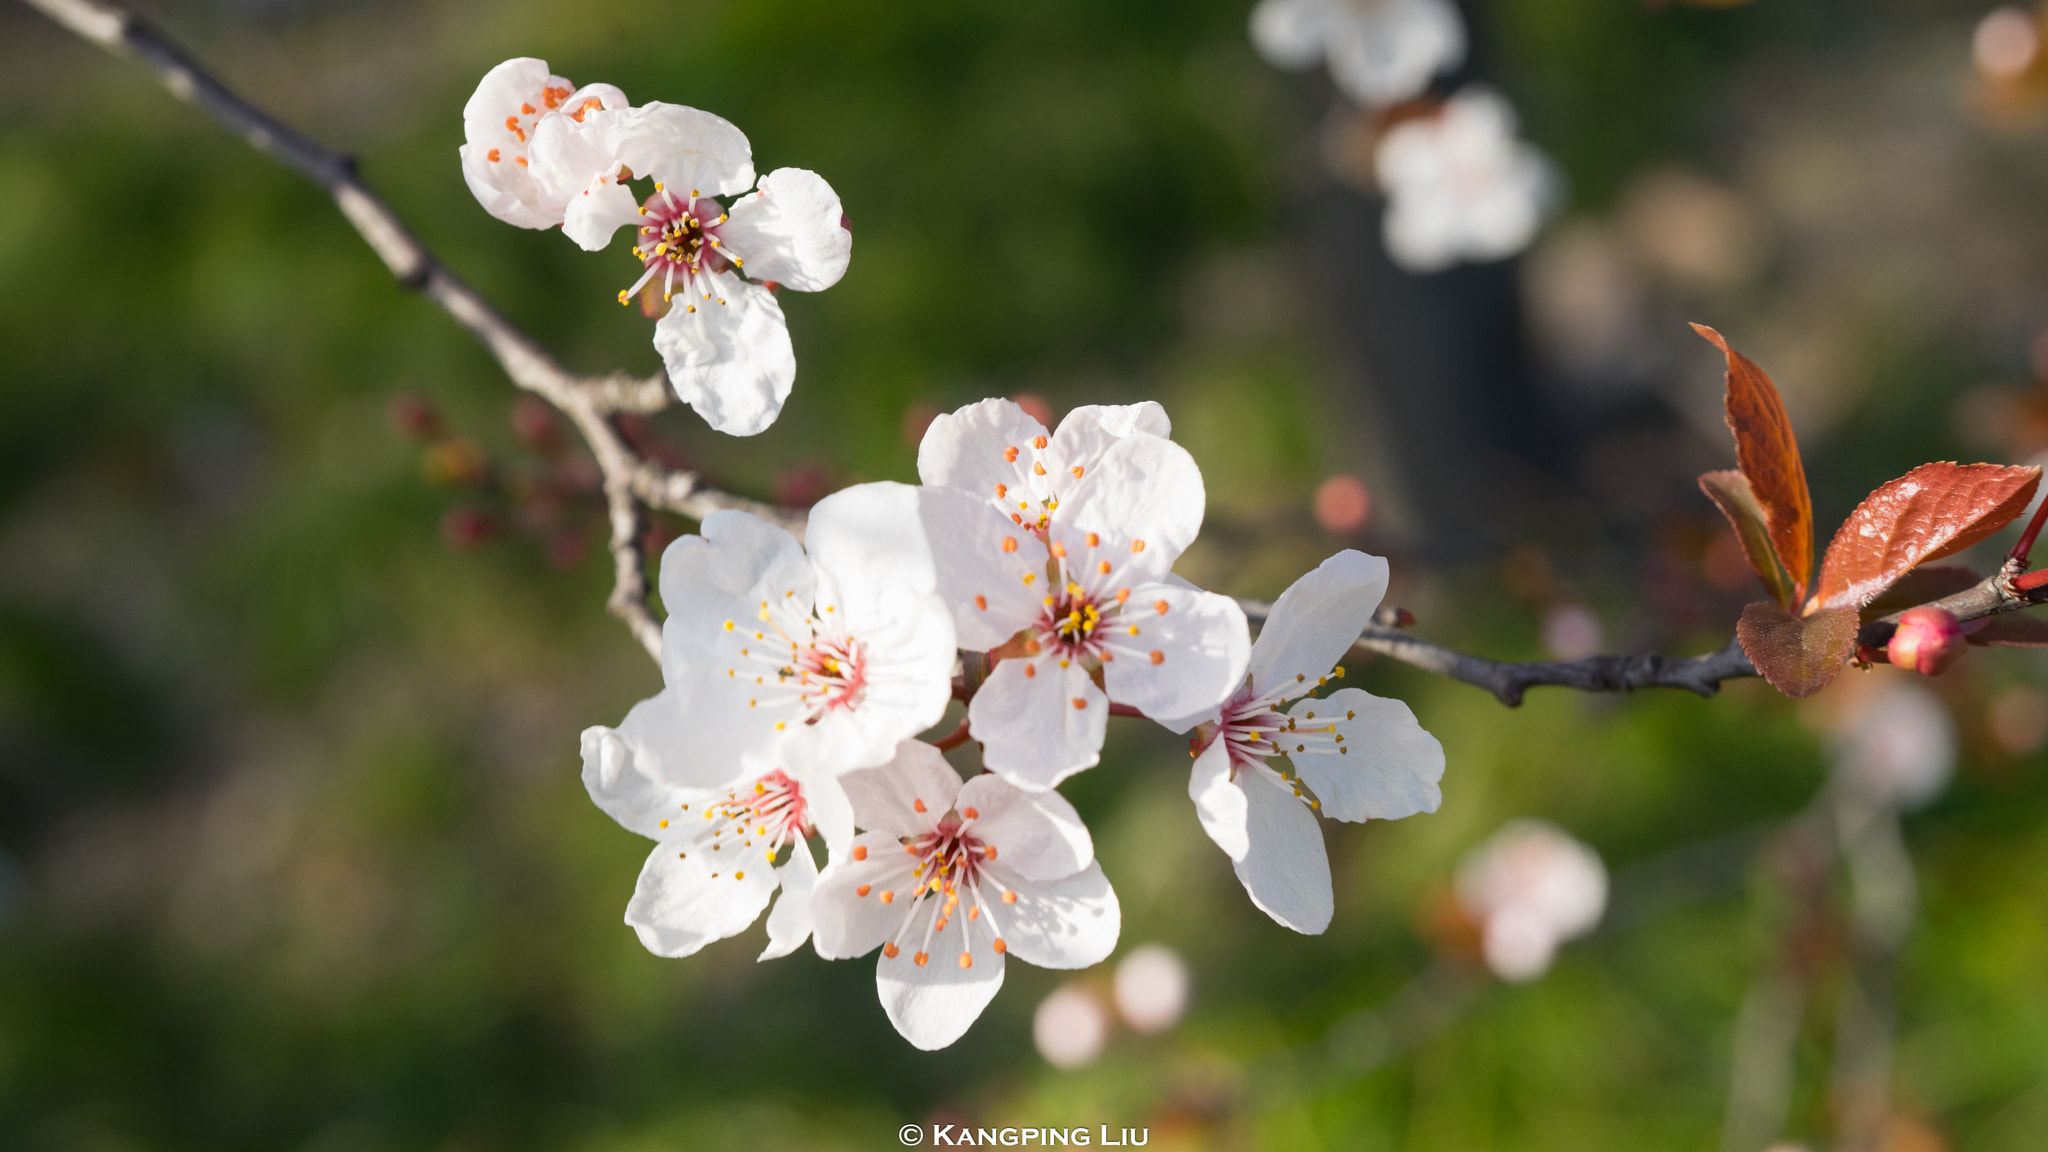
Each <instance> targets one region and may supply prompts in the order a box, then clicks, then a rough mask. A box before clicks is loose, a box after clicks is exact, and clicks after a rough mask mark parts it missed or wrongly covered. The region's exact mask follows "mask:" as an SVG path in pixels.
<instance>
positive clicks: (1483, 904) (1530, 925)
mask: <svg viewBox="0 0 2048 1152" xmlns="http://www.w3.org/2000/svg"><path fill="white" fill-rule="evenodd" d="M1457 894H1458V903H1459V904H1460V905H1461V906H1462V907H1463V908H1464V910H1465V913H1466V914H1467V915H1469V916H1471V917H1472V918H1473V920H1475V921H1477V922H1478V924H1479V926H1480V933H1481V941H1482V952H1483V955H1484V956H1485V959H1486V966H1487V967H1488V968H1490V969H1492V970H1493V974H1494V975H1496V976H1498V977H1500V978H1501V979H1503V980H1511V981H1515V982H1517V983H1520V982H1524V981H1528V980H1534V979H1535V978H1537V977H1538V976H1541V975H1543V973H1545V972H1546V971H1548V970H1549V969H1550V964H1551V961H1552V960H1553V959H1555V958H1556V955H1557V949H1558V946H1559V945H1561V944H1563V943H1564V942H1565V941H1567V940H1571V939H1574V938H1576V937H1579V936H1583V935H1585V934H1586V933H1588V932H1591V931H1592V930H1593V928H1594V926H1596V925H1597V924H1599V923H1600V915H1601V913H1602V912H1604V911H1605V910H1606V908H1607V868H1606V866H1605V865H1604V864H1602V863H1601V862H1600V857H1599V855H1598V854H1596V853H1595V852H1594V851H1593V850H1592V849H1591V848H1588V847H1587V846H1586V845H1584V844H1582V843H1580V842H1579V841H1578V840H1576V839H1573V838H1572V836H1571V834H1570V833H1568V832H1566V831H1565V830H1564V829H1562V828H1559V827H1557V826H1556V825H1555V824H1551V823H1549V822H1548V821H1543V820H1518V821H1515V822H1514V823H1512V824H1508V825H1505V826H1503V827H1502V828H1501V829H1500V831H1498V832H1495V833H1494V834H1493V836H1492V838H1491V839H1489V840H1487V841H1486V842H1485V843H1483V844H1481V845H1480V846H1479V847H1477V848H1475V849H1473V850H1472V852H1471V853H1469V854H1468V855H1467V856H1466V857H1465V860H1464V862H1463V863H1462V864H1460V865H1459V867H1458V879H1457Z"/></svg>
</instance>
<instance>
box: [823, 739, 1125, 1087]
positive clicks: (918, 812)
mask: <svg viewBox="0 0 2048 1152" xmlns="http://www.w3.org/2000/svg"><path fill="white" fill-rule="evenodd" d="M840 783H841V784H842V785H843V786H844V787H845V789H846V794H847V795H848V796H849V797H850V798H851V799H852V802H853V816H854V821H855V823H856V824H858V825H859V826H860V827H861V828H862V829H864V831H862V832H861V834H860V835H858V836H857V837H855V838H854V841H853V847H852V850H851V851H850V852H848V853H846V854H845V855H843V856H841V855H835V856H834V857H833V860H832V863H831V864H830V865H829V866H828V867H827V868H826V869H825V873H824V875H823V876H821V877H820V878H819V880H818V886H817V889H816V892H815V894H814V896H813V897H812V900H811V910H812V915H813V916H814V917H815V919H816V928H815V933H816V935H815V947H816V948H817V951H818V954H819V955H820V956H823V957H825V958H826V959H828V960H832V959H850V958H852V957H856V956H864V955H866V954H867V953H869V952H871V951H874V950H875V949H876V948H880V949H881V950H882V955H881V959H880V960H879V961H878V962H877V964H876V970H875V983H876V990H877V992H878V993H879V995H880V997H881V1001H882V1007H883V1009H884V1010H885V1011H886V1012H887V1013H888V1016H889V1022H890V1023H892V1024H894V1025H895V1026H896V1030H897V1031H898V1032H900V1033H902V1035H903V1037H904V1039H906V1040H909V1041H910V1042H911V1043H912V1044H915V1045H916V1046H917V1047H919V1048H924V1049H934V1048H943V1047H945V1046H946V1045H948V1044H951V1043H952V1042H953V1041H955V1040H957V1039H959V1038H960V1036H961V1035H962V1034H964V1033H965V1032H966V1031H967V1029H968V1027H969V1026H970V1025H972V1024H973V1023H974V1021H975V1019H976V1018H977V1017H979V1016H980V1015H981V1011H982V1009H983V1008H986V1007H987V1006H988V1003H989V1001H990V1000H992V999H994V998H995V994H996V992H997V990H998V989H1000V988H1001V987H1002V983H1003V964H1004V961H1005V959H1006V958H1007V957H1009V956H1011V955H1014V956H1016V957H1017V958H1018V959H1020V960H1023V961H1025V962H1026V963H1029V964H1036V965H1038V966H1039V967H1041V968H1086V967H1088V966H1090V965H1092V964H1096V963H1099V962H1101V961H1102V960H1103V959H1105V958H1106V957H1108V955H1109V954H1110V952H1112V951H1113V950H1115V948H1116V940H1117V932H1118V929H1119V927H1120V925H1121V922H1122V918H1121V913H1120V912H1119V910H1118V907H1117V901H1116V893H1115V892H1113V891H1112V890H1111V889H1110V886H1109V881H1108V880H1107V879H1105V878H1104V877H1103V875H1102V869H1101V867H1100V866H1099V865H1097V864H1096V862H1095V845H1094V842H1093V841H1092V840H1091V839H1090V838H1089V836H1088V829H1087V828H1086V827H1084V826H1083V825H1082V823H1081V819H1080V816H1079V815H1078V814H1076V813H1075V811H1074V809H1073V806H1072V805H1070V804H1068V803H1067V802H1066V801H1065V800H1064V799H1062V798H1061V797H1060V796H1059V795H1058V794H1057V793H1053V792H1027V791H1025V790H1023V789H1021V788H1018V787H1016V786H1014V785H1012V784H1010V783H1009V782H1008V781H1005V780H1004V779H1002V778H1001V777H999V776H994V775H988V774H984V775H981V776H977V777H975V778H974V779H972V780H969V781H967V782H966V783H965V784H964V785H963V784H962V783H961V781H960V777H959V775H958V773H956V772H954V771H953V768H952V766H951V765H949V764H947V763H946V760H945V757H944V756H942V755H940V754H939V751H938V749H936V748H933V747H932V746H931V745H929V744H922V743H918V742H916V741H906V742H905V743H904V744H903V745H902V747H901V748H900V749H899V750H898V753H897V756H896V758H895V759H894V760H892V761H891V762H890V763H888V764H887V765H884V766H882V767H880V768H870V769H864V770H861V771H857V772H849V773H847V774H846V775H844V776H842V777H841V778H840Z"/></svg>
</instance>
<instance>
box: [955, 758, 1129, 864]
mask: <svg viewBox="0 0 2048 1152" xmlns="http://www.w3.org/2000/svg"><path fill="white" fill-rule="evenodd" d="M954 804H955V806H956V807H958V808H959V809H960V813H961V815H963V816H964V815H966V813H967V810H968V809H970V808H972V809H974V811H975V816H974V817H973V818H972V819H970V820H969V821H968V822H967V824H966V827H965V831H967V832H968V834H970V835H973V836H976V837H979V838H980V839H981V841H982V842H983V843H984V844H987V845H989V846H990V847H993V848H994V849H996V852H997V856H996V858H997V859H999V860H1001V861H1002V865H1003V867H1004V868H1006V869H1008V870H1011V871H1014V872H1016V873H1017V874H1018V875H1019V876H1022V877H1024V878H1025V879H1027V880H1057V879H1059V878H1061V877H1063V876H1072V875H1073V874H1074V873H1076V872H1079V871H1080V870H1081V869H1083V868H1086V867H1087V866H1088V863H1089V861H1091V860H1093V859H1095V841H1094V840H1093V839H1091V838H1090V837H1089V835H1088V826H1087V825H1085V824H1083V823H1081V814H1080V813H1078V812H1076V811H1074V806H1073V805H1072V804H1069V803H1067V800H1066V797H1064V796H1061V795H1060V794H1059V793H1057V792H1027V791H1025V790H1024V789H1022V788H1019V787H1017V786H1016V785H1014V784H1012V783H1010V782H1009V781H1007V780H1005V779H1003V778H1002V777H1000V776H997V775H995V774H994V773H983V774H982V775H980V776H976V777H975V778H974V779H972V780H969V781H968V782H967V783H966V784H965V785H964V786H962V787H961V789H960V797H959V799H957V800H955V801H954Z"/></svg>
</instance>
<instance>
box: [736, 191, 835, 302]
mask: <svg viewBox="0 0 2048 1152" xmlns="http://www.w3.org/2000/svg"><path fill="white" fill-rule="evenodd" d="M727 214H728V216H729V217H730V219H728V220H727V221H726V223H725V225H724V227H722V228H720V229H719V231H718V236H719V240H720V241H721V242H722V243H723V244H724V245H725V247H726V249H727V250H728V251H730V252H731V253H732V254H733V255H735V256H739V257H741V258H743V259H744V260H745V264H743V265H742V269H743V270H744V271H745V272H746V274H747V275H748V276H751V277H753V278H754V279H756V280H773V281H775V282H776V283H777V284H780V285H782V286H783V287H785V288H794V289H796V290H797V291H799V292H818V291H821V290H823V289H826V288H830V287H831V286H832V285H834V284H837V283H838V282H839V278H840V277H841V276H844V275H846V265H847V263H848V262H849V261H851V260H852V259H853V233H851V232H849V231H847V230H846V227H845V224H844V221H845V219H846V212H845V210H844V209H843V208H841V207H840V205H839V194H838V193H837V192H834V191H833V190H832V186H831V185H830V184H827V183H825V178H824V177H822V176H820V175H818V174H817V173H816V172H810V171H806V170H805V169H802V168H777V169H776V170H775V171H773V172H770V173H769V174H768V175H766V176H763V177H761V186H760V188H759V189H757V190H756V191H755V192H754V193H753V194H752V195H748V196H742V197H740V198H739V199H738V200H736V201H734V202H733V205H732V208H731V209H730V210H729V212H728V213H727Z"/></svg>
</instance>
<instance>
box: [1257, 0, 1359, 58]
mask: <svg viewBox="0 0 2048 1152" xmlns="http://www.w3.org/2000/svg"><path fill="white" fill-rule="evenodd" d="M1337 11H1338V9H1337V5H1335V4H1333V3H1332V2H1331V0H1259V6H1258V7H1256V8H1254V9H1252V47H1254V48H1256V49H1258V51H1259V55H1260V56H1262V57H1264V58H1265V60H1266V63H1268V64H1271V65H1273V66H1274V67H1276V68H1289V69H1293V70H1295V71H1300V70H1302V69H1305V68H1310V67H1313V66H1314V65H1315V63H1316V62H1317V61H1318V60H1321V59H1322V58H1323V42H1324V40H1325V38H1326V37H1328V36H1329V34H1330V26H1331V24H1332V22H1333V20H1334V19H1335V14H1336V12H1337Z"/></svg>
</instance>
